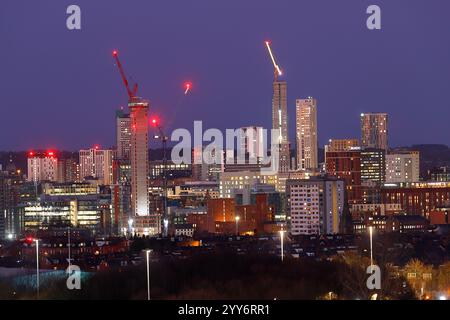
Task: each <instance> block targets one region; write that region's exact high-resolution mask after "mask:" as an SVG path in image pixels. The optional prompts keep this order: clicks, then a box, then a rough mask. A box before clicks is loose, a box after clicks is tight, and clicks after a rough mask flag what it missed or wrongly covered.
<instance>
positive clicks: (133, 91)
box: [113, 50, 138, 101]
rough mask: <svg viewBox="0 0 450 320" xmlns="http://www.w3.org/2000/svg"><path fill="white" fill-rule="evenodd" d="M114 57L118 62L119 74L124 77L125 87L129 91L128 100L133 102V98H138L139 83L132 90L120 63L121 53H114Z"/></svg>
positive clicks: (115, 51)
mask: <svg viewBox="0 0 450 320" xmlns="http://www.w3.org/2000/svg"><path fill="white" fill-rule="evenodd" d="M113 57H114V59H115V60H116V63H117V67H118V68H119V72H120V76H121V77H122V81H123V84H124V85H125V89H127V94H128V98H129V100H130V101H131V100H133V98H136V94H137V90H138V85H137V83H135V84H134V86H133V89H131V88H130V85H129V83H128V80H127V77H126V75H125V72H124V71H123V67H122V64H121V63H120V60H119V53H118V52H117V50H114V51H113Z"/></svg>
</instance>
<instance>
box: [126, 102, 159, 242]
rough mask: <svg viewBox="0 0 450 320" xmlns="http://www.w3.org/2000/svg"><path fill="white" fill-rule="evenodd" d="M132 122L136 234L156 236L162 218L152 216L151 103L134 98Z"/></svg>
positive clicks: (133, 199) (132, 207)
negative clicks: (150, 181)
mask: <svg viewBox="0 0 450 320" xmlns="http://www.w3.org/2000/svg"><path fill="white" fill-rule="evenodd" d="M128 107H129V108H130V120H131V123H130V124H131V156H130V159H131V211H132V214H133V215H134V216H135V220H136V221H135V223H136V229H137V230H136V232H137V233H139V234H149V235H154V234H157V233H159V232H160V227H161V223H160V221H159V220H160V218H159V217H153V216H156V214H152V215H150V212H149V211H150V210H149V193H148V187H149V181H148V169H149V165H148V108H149V103H148V101H145V100H143V99H140V98H134V99H132V100H131V101H130V102H129V103H128Z"/></svg>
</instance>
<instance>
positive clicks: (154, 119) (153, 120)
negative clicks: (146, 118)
mask: <svg viewBox="0 0 450 320" xmlns="http://www.w3.org/2000/svg"><path fill="white" fill-rule="evenodd" d="M158 122H159V121H158V118H156V117H153V118H151V119H150V123H151V124H152V125H154V126H157V125H158Z"/></svg>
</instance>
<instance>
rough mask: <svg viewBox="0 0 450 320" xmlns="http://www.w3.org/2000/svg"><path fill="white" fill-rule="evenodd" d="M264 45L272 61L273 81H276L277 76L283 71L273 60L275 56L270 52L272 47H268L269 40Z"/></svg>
mask: <svg viewBox="0 0 450 320" xmlns="http://www.w3.org/2000/svg"><path fill="white" fill-rule="evenodd" d="M265 43H266V47H267V51H269V55H270V59H271V60H272V63H273V69H274V71H273V74H274V81H277V79H278V76H281V75H282V74H283V72H282V71H281V69H280V66H278V64H277V63H276V61H275V56H274V55H273V53H272V49H271V48H270V42H269V41H266V42H265Z"/></svg>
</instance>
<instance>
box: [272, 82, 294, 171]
mask: <svg viewBox="0 0 450 320" xmlns="http://www.w3.org/2000/svg"><path fill="white" fill-rule="evenodd" d="M272 128H273V129H279V130H280V137H279V167H278V171H279V172H287V171H289V168H290V165H289V162H290V150H289V137H288V115H287V83H286V82H285V81H277V80H275V81H274V82H273V98H272Z"/></svg>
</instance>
